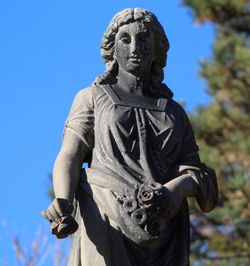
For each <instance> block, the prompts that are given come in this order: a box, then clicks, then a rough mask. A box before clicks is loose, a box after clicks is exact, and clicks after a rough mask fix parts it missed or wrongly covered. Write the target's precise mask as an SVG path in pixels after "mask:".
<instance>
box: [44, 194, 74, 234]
mask: <svg viewBox="0 0 250 266" xmlns="http://www.w3.org/2000/svg"><path fill="white" fill-rule="evenodd" d="M73 209H74V208H73V205H72V204H71V203H69V201H68V200H66V199H60V198H57V199H54V200H53V201H52V203H51V204H50V205H49V207H48V209H47V210H45V211H42V216H43V217H44V218H46V219H47V220H48V221H49V222H50V225H51V233H52V234H54V235H56V236H57V238H65V237H67V236H68V235H70V234H73V233H74V232H75V231H76V230H77V229H78V224H77V222H76V221H75V219H74V218H73V217H72V216H71V214H72V212H73Z"/></svg>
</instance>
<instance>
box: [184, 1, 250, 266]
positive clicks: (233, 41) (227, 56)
mask: <svg viewBox="0 0 250 266" xmlns="http://www.w3.org/2000/svg"><path fill="white" fill-rule="evenodd" d="M184 4H185V5H186V6H188V7H189V8H191V11H192V15H193V17H194V18H195V20H196V21H197V22H198V23H203V22H206V21H208V22H210V23H212V24H213V25H214V27H215V31H216V39H215V43H214V45H213V55H212V58H211V59H209V60H206V61H204V62H202V63H201V65H200V74H201V77H202V78H203V79H205V81H206V83H207V90H208V93H209V94H210V95H211V96H212V98H213V100H212V103H211V104H209V105H208V106H204V107H200V108H198V110H197V111H196V112H195V113H194V114H192V117H191V120H192V124H193V128H194V131H195V134H196V139H197V141H198V144H199V146H200V149H201V158H202V160H203V161H204V162H206V163H207V164H208V165H210V166H211V167H214V168H215V169H216V172H217V176H218V183H219V190H220V202H219V205H218V207H217V208H216V209H215V210H214V211H213V212H211V213H208V214H206V215H204V214H203V213H202V212H200V211H199V209H198V207H197V206H196V205H195V203H193V202H192V203H191V206H192V207H191V208H192V215H191V226H192V228H193V230H192V231H193V233H192V240H193V241H192V246H191V248H192V258H193V260H194V261H196V262H197V261H199V263H198V262H197V265H220V266H222V265H233V266H236V265H242V266H243V265H250V0H207V1H205V0H184Z"/></svg>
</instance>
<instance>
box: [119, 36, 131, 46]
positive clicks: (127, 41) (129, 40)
mask: <svg viewBox="0 0 250 266" xmlns="http://www.w3.org/2000/svg"><path fill="white" fill-rule="evenodd" d="M120 40H121V41H122V42H123V43H126V44H129V43H130V42H131V39H130V37H129V36H123V37H121V38H120Z"/></svg>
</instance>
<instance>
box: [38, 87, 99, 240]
mask: <svg viewBox="0 0 250 266" xmlns="http://www.w3.org/2000/svg"><path fill="white" fill-rule="evenodd" d="M93 143H94V100H93V88H91V87H89V88H86V89H84V90H82V91H80V92H79V93H78V94H77V95H76V97H75V99H74V102H73V104H72V107H71V110H70V114H69V116H68V118H67V121H66V124H65V128H64V134H63V143H62V147H61V150H60V152H59V154H58V156H57V158H56V161H55V164H54V169H53V188H54V193H55V199H54V200H53V202H52V203H51V204H50V206H49V207H48V209H47V210H46V211H43V212H42V215H43V216H44V217H45V218H46V219H48V220H49V221H50V223H51V229H52V233H53V234H55V235H57V236H58V237H60V238H61V237H66V236H67V235H68V234H71V233H73V232H74V231H75V230H76V229H77V224H76V222H75V220H74V218H73V217H72V211H73V200H74V196H75V192H76V188H77V184H78V181H79V177H80V173H81V169H82V164H83V162H84V160H85V159H86V157H87V154H89V153H90V152H91V150H92V149H93ZM64 229H65V230H64ZM65 231H66V233H65Z"/></svg>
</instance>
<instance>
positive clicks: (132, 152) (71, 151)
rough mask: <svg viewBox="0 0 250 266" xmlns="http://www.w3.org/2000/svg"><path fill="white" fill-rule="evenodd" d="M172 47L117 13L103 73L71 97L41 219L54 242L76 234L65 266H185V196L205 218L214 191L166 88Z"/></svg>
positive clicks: (154, 25)
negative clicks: (47, 203)
mask: <svg viewBox="0 0 250 266" xmlns="http://www.w3.org/2000/svg"><path fill="white" fill-rule="evenodd" d="M168 49H169V42H168V39H167V37H166V35H165V32H164V30H163V28H162V26H161V24H160V23H159V22H158V20H157V18H156V17H155V15H154V14H152V13H151V12H149V11H147V10H145V9H141V8H134V9H133V8H128V9H125V10H123V11H121V12H119V13H118V14H117V15H116V16H115V17H114V18H113V19H112V21H111V23H110V25H109V26H108V29H107V30H106V32H105V34H104V37H103V40H102V46H101V54H102V57H103V59H104V61H105V65H106V72H105V73H104V74H102V75H101V76H99V77H98V78H97V79H96V80H95V82H94V83H93V84H92V85H91V86H90V87H88V88H85V89H83V90H81V91H80V92H79V93H78V94H77V95H76V97H75V99H74V102H73V105H72V108H71V111H70V114H69V116H68V118H67V121H66V124H65V129H64V134H63V144H62V148H61V150H60V152H59V154H58V157H57V159H56V162H55V165H54V171H53V186H54V192H55V199H54V200H53V202H52V203H51V205H50V206H49V208H48V209H47V210H46V211H44V212H43V216H44V217H45V218H46V219H48V220H49V221H50V223H51V229H52V233H53V234H55V235H56V236H57V237H58V238H64V237H67V236H68V235H70V234H73V235H72V236H73V240H72V249H71V253H70V258H69V265H72V266H75V265H84V266H85V265H86V266H89V265H90V266H91V265H93V266H101V265H109V266H121V265H124V266H132V265H143V266H146V265H151V266H152V265H155V266H165V265H166V266H182V265H183V266H184V265H189V213H188V205H187V200H186V198H187V197H195V198H196V200H197V202H198V204H199V206H200V208H201V210H202V211H204V212H208V211H211V210H212V209H213V208H214V207H215V205H216V202H217V200H218V189H217V183H216V176H215V172H214V171H213V170H212V169H211V168H209V167H207V166H206V165H205V164H204V163H201V161H200V159H199V155H198V146H197V145H196V142H195V138H194V134H193V131H192V128H191V125H190V122H189V120H188V117H187V115H186V113H185V111H184V110H183V109H182V107H181V106H180V105H179V104H178V103H177V102H175V101H174V100H173V99H172V97H173V93H172V92H171V90H170V89H169V88H168V87H167V86H166V85H165V84H164V83H163V68H164V67H165V65H166V58H167V51H168ZM83 162H88V163H89V168H87V169H82V164H83Z"/></svg>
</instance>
